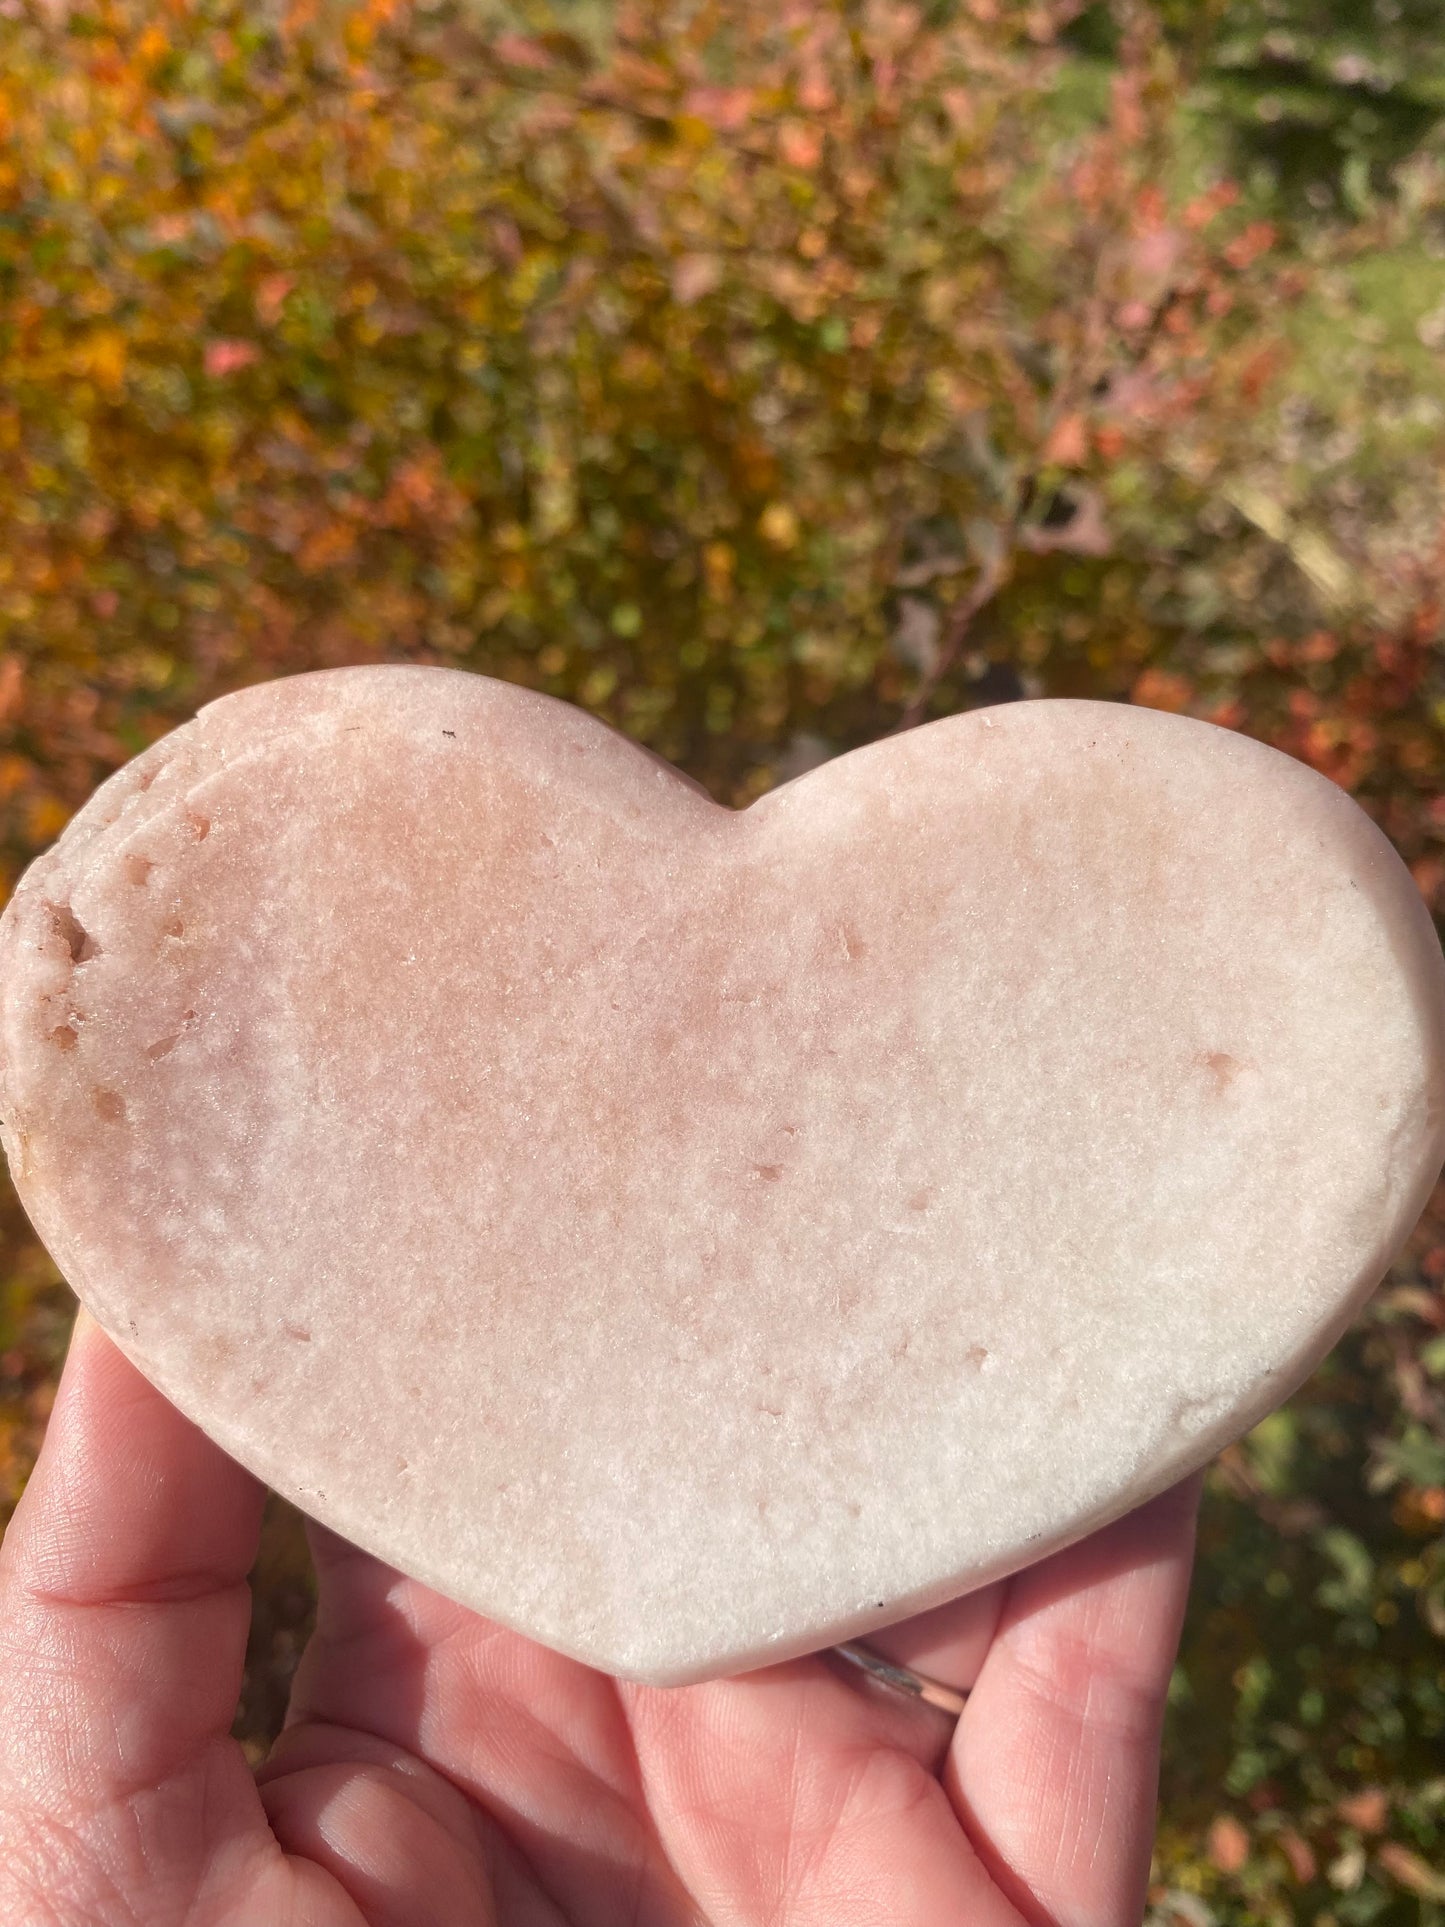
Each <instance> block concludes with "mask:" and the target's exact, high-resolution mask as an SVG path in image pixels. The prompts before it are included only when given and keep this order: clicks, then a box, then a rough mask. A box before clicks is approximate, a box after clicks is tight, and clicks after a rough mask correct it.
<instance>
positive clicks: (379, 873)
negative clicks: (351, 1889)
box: [0, 668, 1445, 1682]
mask: <svg viewBox="0 0 1445 1927" xmlns="http://www.w3.org/2000/svg"><path fill="white" fill-rule="evenodd" d="M0 970H3V1013H0V1015H3V1058H4V1073H3V1113H4V1140H5V1145H6V1149H7V1151H8V1153H9V1156H10V1160H11V1166H12V1169H13V1171H14V1173H15V1177H16V1181H17V1183H18V1185H19V1187H20V1191H21V1194H22V1197H23V1199H24V1201H25V1203H26V1206H27V1208H28V1210H29V1212H30V1215H31V1217H32V1219H33V1220H34V1222H35V1225H36V1227H37V1229H38V1230H39V1232H40V1234H41V1236H42V1238H43V1239H44V1240H45V1242H46V1244H47V1245H48V1246H49V1248H50V1250H51V1252H52V1253H53V1254H54V1256H55V1258H56V1260H57V1261H58V1263H59V1264H60V1266H61V1268H62V1269H63V1271H64V1272H65V1275H66V1276H67V1277H68V1278H69V1279H70V1281H71V1282H72V1284H73V1285H74V1286H75V1288H76V1290H77V1291H78V1292H79V1293H80V1295H81V1297H82V1298H83V1299H84V1300H85V1302H86V1303H87V1304H88V1305H89V1306H90V1308H91V1310H92V1311H93V1312H94V1313H95V1315H96V1317H97V1318H98V1319H99V1320H100V1321H101V1322H102V1324H104V1325H105V1326H106V1327H107V1328H108V1330H109V1331H110V1332H111V1334H112V1335H113V1336H114V1337H115V1339H116V1340H117V1342H118V1343H119V1344H120V1345H121V1346H122V1348H123V1349H124V1350H125V1351H126V1352H127V1353H128V1354H129V1355H130V1356H131V1358H132V1359H134V1360H135V1362H136V1363H137V1364H138V1365H139V1367H140V1368H141V1370H142V1371H144V1372H145V1373H146V1374H147V1376H148V1377H150V1378H151V1379H153V1380H154V1382H155V1383H156V1384H157V1385H158V1386H160V1387H161V1389H162V1390H163V1391H165V1392H166V1393H168V1394H169V1395H170V1397H171V1398H173V1399H174V1401H175V1402H176V1404H177V1405H179V1406H180V1407H181V1408H182V1410H184V1411H185V1412H187V1413H189V1414H190V1415H191V1416H192V1417H193V1418H194V1419H195V1420H196V1421H197V1422H198V1423H199V1424H201V1425H202V1426H204V1427H205V1429H206V1430H207V1431H208V1432H210V1433H211V1434H212V1435H213V1436H214V1437H215V1438H216V1439H218V1440H219V1441H220V1443H221V1444H222V1445H224V1446H225V1447H226V1448H227V1449H228V1450H229V1451H231V1452H233V1453H234V1454H235V1456H236V1457H237V1458H238V1459H241V1460H242V1461H244V1462H245V1463H246V1464H247V1465H249V1466H251V1467H252V1468H253V1469H254V1470H255V1471H256V1472H258V1473H259V1474H260V1475H261V1476H262V1477H263V1478H265V1479H267V1480H269V1481H270V1483H271V1484H272V1485H273V1486H275V1487H277V1488H278V1489H279V1490H280V1491H282V1492H284V1493H286V1494H287V1495H288V1496H289V1497H291V1498H292V1499H294V1500H296V1501H297V1502H298V1503H299V1504H300V1505H302V1506H304V1507H305V1508H306V1510H307V1511H308V1512H311V1513H313V1514H314V1515H315V1516H316V1517H317V1518H319V1519H322V1520H324V1521H325V1522H326V1523H328V1524H329V1525H331V1526H333V1527H334V1528H336V1529H337V1530H338V1531H340V1532H342V1533H344V1534H345V1535H347V1536H348V1537H349V1538H351V1539H354V1540H355V1541H357V1542H358V1543H359V1544H360V1545H363V1546H365V1547H368V1548H370V1549H371V1550H372V1551H374V1552H376V1553H379V1554H380V1555H381V1556H382V1557H383V1558H385V1559H387V1560H390V1561H392V1562H393V1563H394V1564H396V1565H398V1566H400V1567H402V1568H404V1569H405V1570H406V1571H408V1572H410V1573H412V1574H414V1575H416V1576H418V1577H420V1578H422V1579H424V1580H427V1581H428V1582H430V1583H431V1584H432V1585H434V1586H436V1587H438V1588H440V1589H441V1590H442V1591H443V1592H445V1593H448V1594H450V1595H452V1596H453V1597H455V1598H457V1599H459V1600H462V1601H464V1602H465V1603H467V1604H468V1605H471V1606H474V1607H476V1608H478V1609H479V1610H480V1611H482V1612H485V1613H488V1614H491V1615H494V1616H495V1617H496V1618H497V1619H499V1620H502V1621H504V1622H506V1623H507V1624H508V1625H511V1626H513V1627H516V1628H519V1629H520V1630H521V1631H523V1632H526V1633H529V1634H531V1635H532V1636H533V1637H535V1638H537V1639H540V1640H543V1641H545V1642H547V1643H548V1644H550V1645H552V1646H555V1647H558V1648H560V1649H562V1650H563V1651H566V1652H569V1653H572V1654H576V1655H578V1656H580V1657H581V1658H583V1659H586V1660H589V1661H591V1662H593V1663H594V1664H596V1665H599V1666H602V1667H605V1668H607V1669H609V1670H611V1671H614V1672H616V1673H619V1674H623V1675H627V1676H631V1677H636V1678H646V1679H651V1680H655V1681H660V1682H679V1681H684V1680H690V1679H695V1678H699V1677H703V1676H706V1675H708V1674H714V1673H722V1672H728V1671H734V1670H737V1669H739V1668H741V1667H743V1666H747V1665H753V1664H757V1663H761V1662H765V1661H769V1660H775V1659H782V1658H785V1657H788V1656H790V1655H792V1654H795V1653H798V1652H802V1651H806V1650H809V1649H811V1648H814V1647H817V1646H820V1645H823V1644H826V1643H828V1642H830V1641H834V1640H839V1639H843V1638H845V1637H850V1636H854V1635H859V1634H863V1633H866V1632H867V1631H868V1630H869V1629H870V1628H872V1627H875V1626H877V1625H879V1624H881V1623H883V1622H886V1621H889V1620H891V1619H895V1618H897V1617H899V1616H901V1615H902V1614H904V1613H905V1612H910V1611H913V1610H916V1609H920V1608H923V1607H927V1606H930V1605H933V1604H936V1603H938V1602H939V1601H941V1600H943V1599H945V1598H947V1597H950V1596H952V1595H954V1594H956V1593H959V1592H962V1591H964V1590H966V1589H968V1588H969V1587H970V1586H972V1585H975V1584H978V1583H982V1582H983V1581H985V1580H987V1579H989V1578H992V1577H995V1576H998V1575H1000V1574H1003V1573H1006V1572H1008V1571H1010V1570H1011V1569H1013V1568H1016V1567H1018V1566H1019V1565H1021V1564H1023V1563H1024V1562H1026V1561H1028V1560H1030V1559H1032V1558H1034V1557H1035V1556H1037V1555H1040V1554H1042V1553H1044V1552H1046V1551H1048V1550H1050V1549H1051V1548H1053V1547H1056V1546H1059V1545H1061V1544H1063V1543H1066V1542H1067V1541H1069V1540H1070V1539H1073V1538H1076V1537H1078V1536H1079V1535H1080V1534H1082V1533H1084V1532H1085V1531H1087V1530H1089V1529H1090V1528H1092V1527H1094V1526H1096V1525H1098V1524H1100V1523H1102V1522H1104V1521H1105V1520H1107V1519H1109V1518H1110V1517H1112V1516H1114V1515H1116V1514H1118V1513H1119V1512H1121V1511H1123V1510H1124V1509H1126V1508H1127V1507H1129V1506H1132V1505H1134V1504H1135V1503H1137V1502H1139V1501H1141V1500H1142V1499H1144V1498H1145V1497H1147V1496H1148V1495H1150V1494H1151V1493H1153V1492H1154V1491H1156V1490H1158V1489H1160V1488H1161V1487H1163V1486H1164V1485H1165V1484H1167V1483H1169V1482H1171V1481H1172V1480H1174V1479H1176V1478H1178V1477H1179V1476H1181V1475H1182V1474H1183V1473H1184V1472H1185V1471H1186V1470H1188V1469H1189V1468H1191V1467H1193V1466H1195V1465H1198V1464H1199V1463H1201V1462H1202V1461H1203V1460H1204V1459H1206V1458H1207V1457H1208V1456H1209V1455H1210V1454H1211V1453H1213V1452H1214V1451H1215V1450H1216V1449H1217V1448H1218V1447H1219V1446H1220V1445H1221V1444H1223V1443H1224V1442H1225V1441H1226V1440H1227V1439H1229V1438H1230V1437H1232V1436H1234V1435H1237V1434H1238V1433H1239V1432H1240V1431H1242V1430H1243V1429H1244V1428H1245V1427H1246V1426H1248V1425H1249V1424H1251V1423H1253V1422H1254V1421H1255V1420H1257V1419H1258V1418H1259V1417H1260V1416H1262V1415H1263V1414H1264V1413H1265V1412H1266V1411H1267V1410H1268V1409H1269V1408H1270V1407H1272V1406H1274V1405H1275V1404H1277V1403H1278V1402H1279V1401H1280V1400H1281V1399H1282V1398H1283V1397H1284V1396H1286V1395H1287V1394H1288V1393H1289V1392H1290V1391H1291V1390H1292V1389H1293V1388H1294V1386H1295V1385H1296V1384H1297V1383H1298V1382H1299V1381H1300V1379H1301V1378H1302V1377H1303V1376H1304V1375H1305V1374H1306V1373H1307V1372H1308V1371H1309V1370H1310V1369H1311V1368H1312V1367H1313V1365H1314V1364H1315V1363H1316V1361H1317V1360H1318V1359H1319V1358H1320V1357H1321V1356H1322V1355H1323V1353H1324V1352H1325V1351H1326V1349H1327V1348H1328V1347H1329V1346H1330V1345H1331V1344H1332V1343H1333V1341H1334V1340H1335V1339H1336V1338H1337V1337H1338V1336H1339V1334H1340V1332H1341V1331H1342V1330H1343V1328H1344V1326H1345V1325H1346V1323H1347V1322H1348V1320H1349V1319H1350V1317H1351V1315H1352V1314H1353V1313H1354V1312H1355V1311H1356V1309H1357V1308H1358V1307H1359V1305H1360V1304H1361V1302H1362V1301H1363V1299H1364V1298H1365V1296H1366V1295H1367V1294H1368V1293H1369V1291H1370V1290H1371V1289H1372V1288H1373V1286H1374V1285H1375V1284H1376V1282H1377V1281H1378V1279H1379V1277H1380V1276H1381V1274H1382V1272H1383V1271H1384V1269H1385V1267H1386V1265H1387V1264H1388V1262H1389V1260H1390V1259H1391V1258H1392V1256H1393V1255H1394V1254H1395V1252H1396V1250H1397V1249H1398V1247H1399V1246H1400V1244H1401V1242H1402V1240H1403V1239H1404V1238H1405V1236H1406V1235H1407V1234H1408V1232H1409V1230H1410V1228H1411V1225H1412V1224H1413V1222H1414V1220H1415V1218H1416V1216H1417V1214H1418V1212H1419V1210H1420V1208H1421V1206H1422V1204H1423V1202H1424V1200H1425V1197H1426V1195H1427V1192H1428V1189H1429V1186H1430V1184H1431V1182H1432V1180H1433V1179H1434V1177H1435V1175H1436V1172H1437V1169H1438V1167H1439V1164H1440V1161H1441V1157H1442V1153H1445V1142H1442V1123H1441V1120H1442V1110H1445V1107H1442V1102H1441V1097H1442V1042H1445V968H1442V962H1441V956H1440V950H1439V946H1438V944H1437V941H1436V938H1435V934H1434V932H1433V929H1432V928H1431V925H1430V923H1429V920H1428V918H1427V916H1426V914H1425V911H1424V909H1423V907H1422V905H1421V903H1420V900H1419V897H1418V895H1417V894H1416V892H1415V890H1414V888H1413V886H1412V884H1411V880H1410V878H1409V875H1408V874H1407V872H1406V871H1405V869H1404V867H1403V866H1402V864H1401V863H1400V862H1399V860H1398V858H1397V857H1396V856H1395V855H1394V853H1393V852H1392V851H1391V849H1390V848H1389V846H1388V844H1387V843H1386V842H1385V839H1384V838H1383V837H1382V836H1381V835H1380V834H1379V832H1378V831H1377V830H1376V829H1375V828H1374V827H1373V826H1372V825H1371V824H1370V822H1369V821H1368V819H1367V818H1366V817H1365V816H1364V815H1363V813H1362V812H1361V811H1360V810H1359V809H1357V808H1356V806H1355V805H1354V804H1353V803H1352V802H1350V800H1349V799H1348V798H1347V797H1346V796H1345V795H1344V794H1343V793H1342V792H1341V791H1339V790H1338V789H1336V788H1335V787H1334V786H1333V785H1331V784H1330V783H1328V782H1326V781H1325V780H1324V778H1322V777H1320V776H1317V775H1315V774H1314V773H1312V772H1311V771H1309V770H1307V769H1305V768H1303V767H1302V766H1300V765H1298V764H1296V763H1294V762H1291V761H1290V760H1289V759H1288V758H1286V757H1284V756H1281V755H1279V754H1277V753H1276V752H1274V751H1272V750H1269V749H1266V748H1263V747H1262V746H1260V745H1259V744H1257V743H1255V742H1252V741H1249V740H1248V739H1246V738H1243V737H1240V736H1235V735H1231V734H1229V733H1227V732H1226V731H1224V730H1221V729H1215V728H1212V727H1210V726H1208V725H1206V724H1203V723H1198V722H1193V721H1188V720H1185V719H1182V718H1179V717H1174V716H1162V715H1157V714H1153V713H1150V712H1141V711H1139V710H1134V709H1128V708H1122V707H1115V706H1112V705H1105V704H1090V703H1077V702H1038V703H1025V704H1019V705H1016V706H1013V707H1009V708H1005V709H996V710H988V711H984V712H980V713H975V714H972V715H969V716H963V717H957V718H953V719H951V720H949V721H945V722H939V723H934V724H932V725H931V726H929V727H927V728H924V729H919V730H916V731H914V732H912V733H911V734H908V735H904V736H900V737H897V738H895V739H892V740H890V741H886V742H883V743H879V744H875V745H874V746H872V747H870V748H867V749H861V750H858V751H855V752H854V753H853V754H851V755H848V756H844V757H841V758H840V759H838V760H837V761H836V762H833V763H831V764H829V765H828V766H827V767H825V768H823V769H821V770H818V771H815V772H814V773H812V774H811V775H808V776H806V777H803V778H801V779H799V780H798V781H796V782H792V783H789V784H787V785H785V786H784V787H783V788H781V789H778V790H775V791H774V792H772V793H771V794H770V795H768V796H765V797H764V798H763V799H762V800H761V801H760V802H758V803H755V804H754V805H753V806H752V807H751V808H750V809H748V810H746V811H743V812H741V813H733V812H730V811H727V810H724V809H720V808H718V807H717V806H716V805H715V804H713V803H712V802H710V801H709V800H708V799H707V798H706V797H705V796H704V795H703V794H702V793H701V792H700V791H699V790H698V789H697V788H696V787H695V786H694V785H692V784H690V783H689V782H688V781H686V780H685V779H683V778H681V777H679V775H678V774H677V772H676V771H674V770H672V769H671V768H670V767H669V766H668V765H666V764H663V763H661V762H660V761H659V760H658V759H657V758H655V757H653V756H651V755H649V754H647V753H645V752H643V751H640V750H638V749H637V748H635V747H633V746H632V745H631V744H629V743H628V742H626V741H625V740H624V739H623V738H622V737H621V736H618V735H616V734H614V733H613V732H612V731H611V730H609V729H607V728H605V727H604V726H603V725H601V724H599V723H597V722H595V721H593V720H592V719H590V718H589V717H587V716H586V715H584V714H582V713H580V712H579V711H577V710H574V709H570V708H568V707H566V706H565V705H563V704H561V703H557V702H553V701H551V700H549V699H547V698H545V697H541V696H537V695H533V694H529V693H525V692H523V691H520V690H517V689H514V688H510V687H508V686H506V685H505V684H501V683H497V682H491V681H487V680H484V679H482V678H479V677H472V676H467V675H463V674H461V673H457V672H453V671H447V670H434V669H404V668H375V669H355V670H340V671H331V672H326V673H323V674H320V675H312V676H303V677H299V678H296V679H293V680H290V681H285V682H278V683H273V684H271V685H268V686H265V687H261V688H256V689H251V690H247V691H245V692H243V693H242V694H240V695H236V696H230V697H227V698H226V699H224V700H223V701H221V702H219V703H216V704H214V705H212V706H211V707H210V708H209V709H207V710H204V711H203V712H202V713H201V715H200V716H199V717H198V718H197V719H196V721H195V722H193V723H191V724H189V725H187V727H185V728H184V729H181V730H178V731H177V732H176V733H175V734H174V735H173V736H170V737H168V738H167V739H166V740H165V741H163V742H161V743H159V744H157V745H156V746H155V747H154V748H153V749H151V750H149V751H147V752H146V754H145V755H143V756H141V757H139V758H138V759H137V760H136V761H135V762H134V763H132V764H131V765H130V766H129V767H128V768H127V769H125V770H123V771H121V772H120V773H119V774H118V775H117V776H116V777H114V778H113V779H112V780H111V781H110V782H108V783H107V784H106V785H105V786H104V787H103V788H102V789H101V790H100V791H99V792H98V793H97V795H96V796H95V797H94V798H93V799H92V800H91V802H90V803H89V804H87V806H86V807H85V809H83V810H82V811H81V812H80V814H79V815H78V816H77V817H76V819H75V820H74V822H73V823H72V824H71V826H70V827H69V828H68V829H67V831H66V832H65V834H64V835H63V836H62V837H61V839H60V841H59V843H58V844H57V845H56V846H55V848H54V849H53V850H52V851H50V852H49V854H48V855H46V856H45V857H43V858H42V859H41V860H40V861H39V862H38V863H36V864H35V865H34V866H33V867H32V869H31V870H30V871H29V872H28V873H27V875H26V877H25V878H24V880H23V882H22V883H21V885H20V887H19V889H18V890H17V891H16V893H15V896H14V898H13V900H12V902H11V904H10V906H9V908H8V910H7V911H6V913H5V916H4V919H3V923H0Z"/></svg>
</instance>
